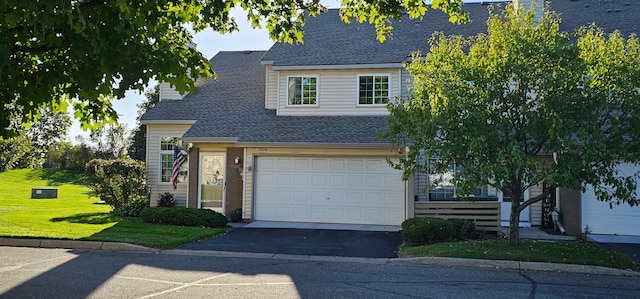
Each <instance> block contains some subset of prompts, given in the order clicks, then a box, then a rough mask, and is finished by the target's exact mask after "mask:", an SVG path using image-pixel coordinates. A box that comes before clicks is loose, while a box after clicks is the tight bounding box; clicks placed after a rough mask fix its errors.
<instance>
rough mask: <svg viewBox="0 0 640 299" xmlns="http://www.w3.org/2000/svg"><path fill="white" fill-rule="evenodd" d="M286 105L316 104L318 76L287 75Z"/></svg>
mask: <svg viewBox="0 0 640 299" xmlns="http://www.w3.org/2000/svg"><path fill="white" fill-rule="evenodd" d="M288 83H289V84H288V89H289V90H288V93H287V94H288V97H289V98H288V101H287V103H288V105H300V106H303V105H316V104H317V102H318V99H317V97H318V77H312V76H308V77H289V82H288Z"/></svg>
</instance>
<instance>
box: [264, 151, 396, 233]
mask: <svg viewBox="0 0 640 299" xmlns="http://www.w3.org/2000/svg"><path fill="white" fill-rule="evenodd" d="M254 171H255V176H254V177H255V197H254V199H255V203H254V207H255V219H256V220H262V221H288V222H314V223H350V224H375V225H400V224H401V223H402V221H403V220H404V214H405V195H404V193H405V187H404V185H405V184H404V182H403V181H402V178H401V173H400V172H399V171H397V170H394V169H392V168H390V167H389V165H388V164H387V162H386V160H385V159H384V158H341V157H336V158H325V157H317V158H316V157H258V158H257V159H256V165H255V170H254Z"/></svg>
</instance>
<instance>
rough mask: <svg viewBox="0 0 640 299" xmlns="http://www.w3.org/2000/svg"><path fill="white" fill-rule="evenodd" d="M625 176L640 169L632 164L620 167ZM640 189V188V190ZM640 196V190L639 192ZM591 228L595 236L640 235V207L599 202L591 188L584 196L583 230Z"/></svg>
mask: <svg viewBox="0 0 640 299" xmlns="http://www.w3.org/2000/svg"><path fill="white" fill-rule="evenodd" d="M619 169H620V171H621V172H622V174H623V175H625V176H626V175H633V173H635V172H636V171H638V170H640V168H639V167H638V166H636V165H632V164H623V165H621V166H620V167H619ZM639 189H640V188H639ZM637 192H638V194H640V190H637ZM586 226H589V230H591V232H592V233H593V234H617V235H634V236H639V235H640V206H634V207H630V206H629V205H628V204H626V203H621V204H620V205H615V203H614V204H613V209H610V208H609V203H608V202H601V201H598V200H597V199H596V197H595V194H594V193H593V188H592V187H591V186H589V187H588V188H587V190H586V191H585V192H584V193H583V194H582V229H584V228H585V227H586Z"/></svg>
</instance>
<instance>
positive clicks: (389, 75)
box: [356, 73, 393, 107]
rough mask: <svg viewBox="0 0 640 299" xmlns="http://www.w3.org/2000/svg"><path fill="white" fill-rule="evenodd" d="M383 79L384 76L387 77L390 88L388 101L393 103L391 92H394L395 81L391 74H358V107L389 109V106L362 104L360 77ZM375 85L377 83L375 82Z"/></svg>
mask: <svg viewBox="0 0 640 299" xmlns="http://www.w3.org/2000/svg"><path fill="white" fill-rule="evenodd" d="M372 76H373V77H374V79H375V77H382V76H386V77H387V80H388V81H387V86H388V90H387V92H388V94H389V97H388V99H387V101H389V102H390V101H391V98H392V96H391V90H393V84H392V80H393V76H392V75H391V73H371V74H358V75H357V78H356V107H387V104H386V103H385V104H360V77H372ZM374 83H375V81H374ZM374 102H375V98H374Z"/></svg>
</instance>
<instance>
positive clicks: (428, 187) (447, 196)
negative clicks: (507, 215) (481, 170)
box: [414, 158, 489, 201]
mask: <svg viewBox="0 0 640 299" xmlns="http://www.w3.org/2000/svg"><path fill="white" fill-rule="evenodd" d="M436 161H437V159H433V158H432V159H428V160H427V159H425V158H423V159H421V160H419V161H418V163H421V164H422V163H430V164H431V163H434V162H436ZM427 169H428V165H427ZM460 175H462V167H460V166H458V165H456V164H455V163H454V164H452V165H450V166H449V167H448V168H447V169H446V170H445V171H443V172H438V173H426V172H417V173H416V175H415V176H414V178H415V180H416V182H415V187H416V190H415V198H416V200H419V201H424V200H428V201H449V200H453V199H455V198H456V197H457V196H458V194H459V192H460V190H459V189H458V188H457V186H456V185H455V183H454V180H455V178H457V177H460ZM473 194H474V195H476V196H478V195H488V194H489V187H488V185H485V186H481V187H478V188H477V189H476V190H475V191H474V192H473Z"/></svg>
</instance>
